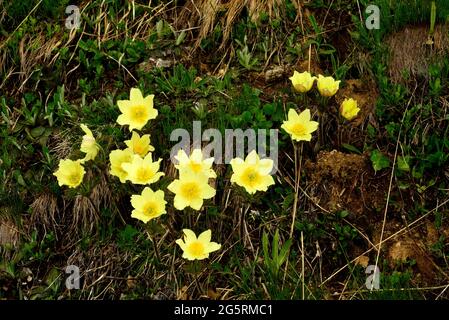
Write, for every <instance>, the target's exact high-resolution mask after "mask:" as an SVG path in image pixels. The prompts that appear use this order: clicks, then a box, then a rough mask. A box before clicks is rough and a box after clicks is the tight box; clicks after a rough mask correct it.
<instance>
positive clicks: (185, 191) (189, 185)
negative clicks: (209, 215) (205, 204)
mask: <svg viewBox="0 0 449 320" xmlns="http://www.w3.org/2000/svg"><path fill="white" fill-rule="evenodd" d="M181 195H182V196H183V197H184V198H186V199H197V198H199V197H200V190H199V188H198V185H197V183H196V182H186V183H184V184H183V185H182V186H181Z"/></svg>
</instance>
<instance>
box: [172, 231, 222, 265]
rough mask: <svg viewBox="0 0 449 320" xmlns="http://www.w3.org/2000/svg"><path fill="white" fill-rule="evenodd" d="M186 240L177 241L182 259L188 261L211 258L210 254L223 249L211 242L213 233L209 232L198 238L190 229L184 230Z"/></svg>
mask: <svg viewBox="0 0 449 320" xmlns="http://www.w3.org/2000/svg"><path fill="white" fill-rule="evenodd" d="M182 231H183V232H184V239H178V240H176V243H177V244H178V245H179V246H180V247H181V249H182V251H183V254H182V257H183V258H184V259H187V260H202V259H206V258H209V253H211V252H214V251H217V250H219V249H220V248H221V244H218V243H216V242H211V241H210V240H211V234H212V232H211V231H210V229H209V230H206V231H204V232H203V233H201V234H200V235H199V236H198V238H197V237H196V235H195V232H193V231H192V230H190V229H183V230H182Z"/></svg>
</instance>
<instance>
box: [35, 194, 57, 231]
mask: <svg viewBox="0 0 449 320" xmlns="http://www.w3.org/2000/svg"><path fill="white" fill-rule="evenodd" d="M30 209H31V219H30V223H29V228H30V229H31V230H43V232H44V234H46V233H47V232H55V234H56V230H57V229H58V226H59V224H60V223H61V220H62V219H61V216H60V213H61V212H60V210H59V207H58V199H57V198H56V196H55V195H53V194H52V193H50V192H45V193H43V194H41V195H40V196H38V197H37V198H36V199H35V200H34V201H33V203H32V204H31V205H30Z"/></svg>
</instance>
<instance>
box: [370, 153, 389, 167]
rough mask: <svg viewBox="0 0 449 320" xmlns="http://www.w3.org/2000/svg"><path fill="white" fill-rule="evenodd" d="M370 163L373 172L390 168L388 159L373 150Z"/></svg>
mask: <svg viewBox="0 0 449 320" xmlns="http://www.w3.org/2000/svg"><path fill="white" fill-rule="evenodd" d="M370 159H371V163H372V165H373V169H374V171H376V172H377V171H379V170H382V169H385V168H388V167H389V166H390V159H388V158H387V157H386V156H385V155H383V153H382V152H380V151H379V150H373V151H372V152H371V157H370Z"/></svg>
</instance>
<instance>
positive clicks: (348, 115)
mask: <svg viewBox="0 0 449 320" xmlns="http://www.w3.org/2000/svg"><path fill="white" fill-rule="evenodd" d="M359 111H360V108H359V107H357V101H356V100H354V99H352V98H349V99H345V100H344V101H343V102H342V103H341V106H340V113H341V115H342V116H343V117H344V118H345V119H346V120H352V119H354V118H355V117H356V116H357V114H358V113H359Z"/></svg>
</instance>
